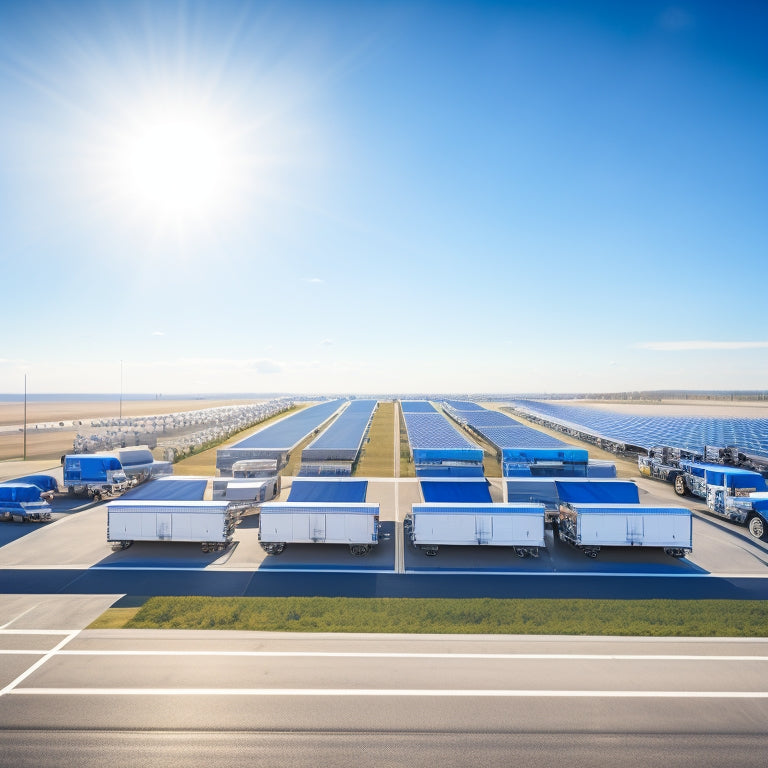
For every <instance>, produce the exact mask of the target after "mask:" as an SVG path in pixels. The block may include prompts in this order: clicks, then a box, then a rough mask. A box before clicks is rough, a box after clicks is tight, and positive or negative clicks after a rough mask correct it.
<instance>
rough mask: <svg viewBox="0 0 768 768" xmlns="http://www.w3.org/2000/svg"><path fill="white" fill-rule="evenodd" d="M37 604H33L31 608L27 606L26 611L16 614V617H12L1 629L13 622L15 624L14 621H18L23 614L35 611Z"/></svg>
mask: <svg viewBox="0 0 768 768" xmlns="http://www.w3.org/2000/svg"><path fill="white" fill-rule="evenodd" d="M37 605H38V604H37V603H35V605H33V606H32V607H31V608H27V610H26V611H22V612H21V613H20V614H19V615H18V616H16V618H13V619H11V620H10V621H9V622H8V623H7V624H3V625H2V626H1V627H0V629H7V628H8V627H10V626H11V624H13V622H14V621H18V620H19V619H20V618H21V617H22V616H26V615H27V614H28V613H29V612H30V611H34V610H35V608H37Z"/></svg>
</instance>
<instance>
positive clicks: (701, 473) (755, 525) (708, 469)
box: [675, 461, 768, 539]
mask: <svg viewBox="0 0 768 768" xmlns="http://www.w3.org/2000/svg"><path fill="white" fill-rule="evenodd" d="M681 491H682V494H685V495H687V494H691V495H692V496H696V497H698V498H700V499H703V500H704V501H705V503H706V505H707V509H708V510H709V511H710V512H712V513H713V514H715V515H718V516H719V517H723V518H725V519H726V520H731V521H732V522H735V523H739V524H741V525H746V526H747V530H748V531H749V533H750V535H752V536H753V537H754V538H756V539H762V538H764V537H765V534H766V530H768V511H767V510H766V505H765V504H764V499H763V498H762V496H761V494H765V493H766V492H768V484H766V481H765V478H764V477H763V476H762V475H761V474H759V473H758V472H753V471H751V470H748V469H740V468H738V467H726V466H723V465H721V464H705V463H702V462H698V461H681V462H680V474H679V475H678V476H677V478H676V480H675V492H676V493H678V494H680V493H681Z"/></svg>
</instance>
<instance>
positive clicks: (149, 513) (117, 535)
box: [107, 501, 237, 552]
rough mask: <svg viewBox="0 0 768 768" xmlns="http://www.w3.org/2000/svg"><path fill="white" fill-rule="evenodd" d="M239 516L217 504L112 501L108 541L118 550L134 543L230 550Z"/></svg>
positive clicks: (109, 508)
mask: <svg viewBox="0 0 768 768" xmlns="http://www.w3.org/2000/svg"><path fill="white" fill-rule="evenodd" d="M236 522H237V513H236V512H235V511H234V510H232V509H230V506H229V504H227V503H226V502H218V501H162V502H159V501H112V502H109V504H107V541H108V542H109V543H111V544H112V548H113V549H115V550H119V549H126V548H127V547H129V546H131V544H133V543H134V542H135V541H183V542H199V543H200V544H201V546H202V549H203V552H209V551H210V552H213V551H215V550H221V549H224V548H225V547H227V546H228V545H229V544H230V542H231V541H232V534H233V533H234V530H235V524H236Z"/></svg>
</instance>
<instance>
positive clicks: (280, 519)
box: [259, 501, 380, 557]
mask: <svg viewBox="0 0 768 768" xmlns="http://www.w3.org/2000/svg"><path fill="white" fill-rule="evenodd" d="M379 537H380V523H379V505H378V504H370V503H362V502H357V503H353V502H336V503H333V504H322V503H307V502H301V501H282V502H267V503H266V504H262V506H261V509H260V510H259V543H260V544H261V548H262V549H263V550H264V551H265V552H266V553H267V554H268V555H279V554H281V553H282V552H283V551H284V550H285V548H286V546H287V545H288V544H346V545H347V546H348V547H349V551H350V553H351V554H352V555H355V556H356V557H359V556H361V555H365V554H367V553H368V552H370V551H371V549H372V548H373V547H374V546H376V545H377V544H378V543H379Z"/></svg>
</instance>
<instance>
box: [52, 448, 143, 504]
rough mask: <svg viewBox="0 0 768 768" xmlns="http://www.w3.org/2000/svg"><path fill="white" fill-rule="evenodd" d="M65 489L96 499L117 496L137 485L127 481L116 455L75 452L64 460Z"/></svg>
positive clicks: (71, 492)
mask: <svg viewBox="0 0 768 768" xmlns="http://www.w3.org/2000/svg"><path fill="white" fill-rule="evenodd" d="M62 464H63V472H64V483H63V485H64V487H65V488H66V489H67V491H68V492H69V493H70V494H84V495H88V496H90V497H91V498H93V499H96V500H98V499H101V498H102V496H117V495H119V494H121V493H123V492H124V491H126V490H128V488H129V487H130V486H131V485H133V484H134V482H133V481H130V480H128V477H127V475H126V474H125V470H124V469H123V465H122V464H121V463H120V460H119V459H118V458H117V456H110V455H104V454H86V453H76V454H71V455H67V456H64V458H63V459H62Z"/></svg>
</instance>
